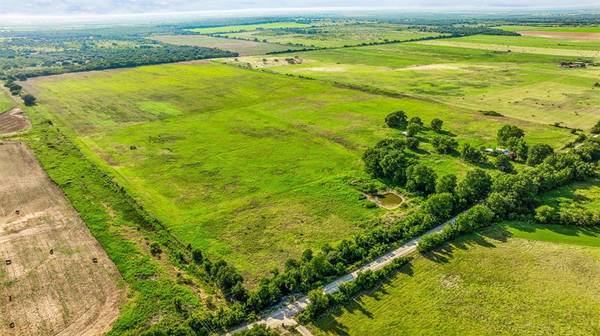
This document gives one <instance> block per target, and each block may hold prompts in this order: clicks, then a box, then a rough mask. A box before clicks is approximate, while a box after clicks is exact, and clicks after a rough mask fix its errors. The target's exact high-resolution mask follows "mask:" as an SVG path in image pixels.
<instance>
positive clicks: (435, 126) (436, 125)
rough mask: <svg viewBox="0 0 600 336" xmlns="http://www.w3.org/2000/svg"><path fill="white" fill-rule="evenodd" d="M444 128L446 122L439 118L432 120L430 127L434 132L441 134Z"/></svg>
mask: <svg viewBox="0 0 600 336" xmlns="http://www.w3.org/2000/svg"><path fill="white" fill-rule="evenodd" d="M443 126H444V121H443V120H441V119H438V118H434V119H433V120H431V124H430V127H431V129H432V130H433V131H435V132H438V133H439V132H441V131H442V127H443Z"/></svg>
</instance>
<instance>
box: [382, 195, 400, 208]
mask: <svg viewBox="0 0 600 336" xmlns="http://www.w3.org/2000/svg"><path fill="white" fill-rule="evenodd" d="M377 200H378V201H379V204H380V205H381V206H382V207H384V208H387V209H393V208H396V207H398V206H400V204H402V203H403V202H404V199H403V198H402V197H401V196H399V195H398V194H396V193H393V192H385V193H381V194H379V195H377Z"/></svg>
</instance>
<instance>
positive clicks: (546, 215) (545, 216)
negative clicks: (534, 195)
mask: <svg viewBox="0 0 600 336" xmlns="http://www.w3.org/2000/svg"><path fill="white" fill-rule="evenodd" d="M557 219H558V211H556V209H555V208H553V207H551V206H549V205H542V206H540V207H538V208H537V209H535V220H536V221H537V222H538V223H541V224H550V223H552V222H554V221H556V220H557Z"/></svg>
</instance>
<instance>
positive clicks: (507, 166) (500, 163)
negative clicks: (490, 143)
mask: <svg viewBox="0 0 600 336" xmlns="http://www.w3.org/2000/svg"><path fill="white" fill-rule="evenodd" d="M495 166H496V168H497V169H498V170H499V171H501V172H503V173H512V172H514V171H515V168H514V167H513V165H512V163H511V162H510V158H509V157H508V156H506V155H504V154H502V155H498V156H497V157H496V162H495Z"/></svg>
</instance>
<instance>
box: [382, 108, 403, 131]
mask: <svg viewBox="0 0 600 336" xmlns="http://www.w3.org/2000/svg"><path fill="white" fill-rule="evenodd" d="M406 119H407V118H406V113H404V111H397V112H393V113H390V114H388V116H387V117H385V123H386V124H387V125H388V127H390V128H404V127H406V124H407V121H406Z"/></svg>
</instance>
